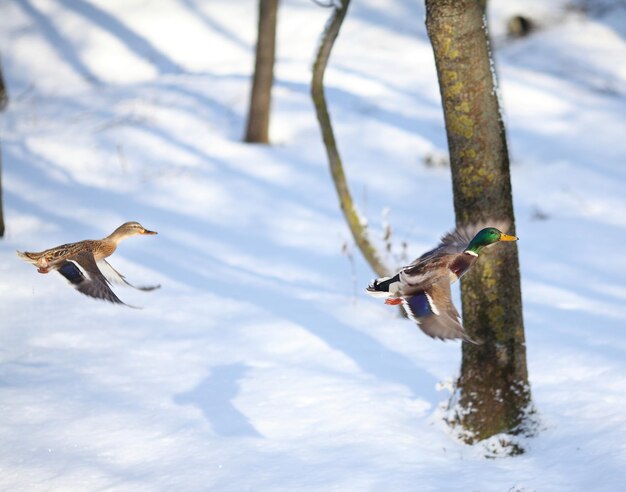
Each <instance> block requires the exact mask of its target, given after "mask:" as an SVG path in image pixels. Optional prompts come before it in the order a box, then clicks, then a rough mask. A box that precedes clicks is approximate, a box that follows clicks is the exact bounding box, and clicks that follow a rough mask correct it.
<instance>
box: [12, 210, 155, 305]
mask: <svg viewBox="0 0 626 492" xmlns="http://www.w3.org/2000/svg"><path fill="white" fill-rule="evenodd" d="M137 234H156V232H154V231H149V230H148V229H146V228H145V227H143V226H142V225H141V224H140V223H139V222H126V223H125V224H122V225H121V226H119V227H118V228H117V229H115V230H114V231H113V232H112V233H111V234H110V235H108V236H107V237H105V238H104V239H87V240H85V241H79V242H77V243H69V244H63V245H61V246H57V247H55V248H51V249H47V250H45V251H42V252H41V253H28V252H21V251H18V252H17V255H18V256H19V257H20V258H22V259H23V260H24V261H27V262H28V263H32V264H33V265H35V266H36V267H37V271H38V272H39V273H48V272H49V271H50V270H56V271H57V272H59V273H60V274H61V275H63V276H64V277H65V278H66V279H67V280H69V281H70V283H71V284H72V285H73V286H74V288H75V289H76V290H78V292H81V293H83V294H85V295H87V296H90V297H95V298H96V299H104V300H106V301H109V302H114V303H119V304H124V303H123V302H122V301H120V299H119V298H118V297H117V296H116V295H115V293H114V292H113V291H112V290H111V287H110V285H111V283H118V284H125V285H128V286H130V287H133V288H135V289H139V290H144V291H148V290H154V289H157V288H159V287H160V286H159V285H154V286H149V287H136V286H134V285H132V284H130V283H129V282H128V281H127V280H126V279H125V278H124V276H123V275H122V274H120V273H119V272H118V271H117V270H115V269H114V268H113V267H112V266H111V265H109V263H108V262H107V261H106V260H105V258H107V257H108V256H111V255H112V254H113V253H114V252H115V249H116V248H117V245H118V244H119V242H120V241H121V240H122V239H126V238H127V237H130V236H135V235H137Z"/></svg>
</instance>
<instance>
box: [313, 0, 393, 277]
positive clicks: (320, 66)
mask: <svg viewBox="0 0 626 492" xmlns="http://www.w3.org/2000/svg"><path fill="white" fill-rule="evenodd" d="M349 4H350V0H342V1H341V6H336V8H335V10H333V13H332V14H331V17H330V19H329V22H328V24H327V25H326V30H325V31H324V33H323V35H322V38H321V41H320V45H319V48H318V51H317V55H316V57H315V61H314V63H313V79H312V81H311V97H312V98H313V104H314V105H315V111H316V113H317V119H318V121H319V123H320V129H321V131H322V138H323V140H324V145H325V147H326V153H327V155H328V163H329V165H330V172H331V174H332V177H333V182H334V183H335V188H336V190H337V195H338V197H339V203H340V205H341V210H342V212H343V214H344V216H345V218H346V221H347V222H348V226H349V227H350V231H351V232H352V236H353V237H354V241H355V242H356V244H357V246H358V247H359V249H360V250H361V253H362V254H363V256H364V257H365V259H366V260H367V262H368V263H369V265H370V266H371V267H372V270H374V271H375V272H376V274H377V275H379V276H381V277H382V276H386V275H389V270H388V268H387V267H386V266H385V265H384V264H383V263H382V261H381V259H380V257H379V255H378V252H377V251H376V248H375V247H374V245H373V244H372V243H371V242H370V240H369V237H368V234H367V230H366V228H365V225H364V224H363V222H362V221H361V218H360V216H359V213H358V212H357V210H356V207H355V205H354V202H353V200H352V196H351V195H350V189H349V187H348V183H347V181H346V176H345V173H344V170H343V164H342V162H341V156H340V155H339V150H338V148H337V142H336V140H335V135H334V132H333V128H332V124H331V121H330V115H329V113H328V107H327V105H326V97H325V95H324V72H325V71H326V66H327V64H328V59H329V58H330V52H331V50H332V47H333V44H334V43H335V40H336V39H337V35H338V34H339V30H340V28H341V24H342V23H343V20H344V18H345V16H346V12H347V11H348V5H349Z"/></svg>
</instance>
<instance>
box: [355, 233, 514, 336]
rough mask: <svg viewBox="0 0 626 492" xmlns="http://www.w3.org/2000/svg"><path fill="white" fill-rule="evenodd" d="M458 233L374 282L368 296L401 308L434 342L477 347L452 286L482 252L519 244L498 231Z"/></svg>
mask: <svg viewBox="0 0 626 492" xmlns="http://www.w3.org/2000/svg"><path fill="white" fill-rule="evenodd" d="M480 227H481V226H470V227H467V228H464V229H457V230H456V231H453V232H450V233H448V234H446V235H445V236H443V237H442V238H441V243H440V244H439V245H438V246H437V247H436V248H435V249H433V250H431V251H428V252H427V253H424V254H423V255H422V256H420V257H419V258H418V259H417V260H415V261H414V262H413V263H411V264H410V265H408V266H406V267H404V268H402V269H401V270H400V271H399V272H398V273H397V274H396V275H394V276H393V277H383V278H379V279H376V280H374V281H373V282H372V283H371V284H370V285H369V286H368V287H367V292H368V293H369V294H370V295H372V296H374V297H385V298H386V300H385V304H402V306H403V307H404V309H405V311H406V312H407V315H408V316H409V318H411V319H412V320H414V321H415V322H416V323H417V324H418V325H419V327H420V328H421V329H422V331H424V333H426V334H427V335H429V336H431V337H433V338H439V339H441V340H445V339H455V338H462V339H463V340H465V341H468V342H472V343H476V342H475V341H474V340H472V339H471V338H469V337H468V336H467V334H466V333H465V330H463V325H462V324H461V317H460V316H459V312H458V311H457V310H456V308H455V307H454V304H452V299H451V294H450V284H451V283H453V282H455V281H456V280H458V279H459V278H461V277H462V276H463V275H464V274H465V273H467V271H468V270H469V269H470V268H471V267H472V265H474V263H476V260H477V259H478V256H479V255H480V253H481V252H482V250H483V248H485V247H487V246H489V245H491V244H494V243H497V242H500V241H517V239H518V238H517V237H515V236H509V235H508V234H504V233H503V232H501V231H500V230H499V229H497V228H495V227H486V228H484V229H481V230H480V231H478V232H476V231H477V230H478V229H479V228H480Z"/></svg>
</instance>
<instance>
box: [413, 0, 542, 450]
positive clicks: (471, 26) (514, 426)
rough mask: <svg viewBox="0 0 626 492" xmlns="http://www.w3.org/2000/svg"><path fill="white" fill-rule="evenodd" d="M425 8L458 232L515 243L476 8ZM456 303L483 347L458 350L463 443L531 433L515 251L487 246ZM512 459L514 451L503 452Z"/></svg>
mask: <svg viewBox="0 0 626 492" xmlns="http://www.w3.org/2000/svg"><path fill="white" fill-rule="evenodd" d="M425 1H426V26H427V29H428V34H429V37H430V40H431V43H432V46H433V51H434V54H435V62H436V66H437V75H438V78H439V86H440V91H441V98H442V102H443V109H444V116H445V123H446V132H447V136H448V146H449V150H450V164H451V168H452V183H453V191H454V209H455V213H456V222H457V226H463V225H467V224H470V223H476V222H489V221H504V222H508V223H510V224H511V225H510V227H509V229H508V231H506V232H508V233H509V234H515V221H514V215H513V202H512V198H511V181H510V173H509V157H508V150H507V144H506V135H505V129H504V124H503V121H502V118H501V113H500V107H499V102H498V97H497V92H496V89H497V88H496V81H495V73H494V71H493V63H492V59H491V53H490V49H489V37H488V33H487V24H486V19H485V16H484V9H483V5H482V2H481V1H480V0H425ZM522 240H523V238H522ZM503 246H504V245H503ZM461 297H462V303H463V321H464V325H465V329H466V330H467V332H468V334H469V335H470V336H471V337H472V338H476V339H480V340H483V341H484V343H483V344H482V345H473V344H468V343H465V344H463V361H462V365H461V375H460V378H459V380H458V385H457V394H456V395H455V398H456V399H455V403H456V405H455V407H454V408H455V409H456V410H455V411H454V412H453V417H452V419H451V421H452V423H454V424H460V425H461V426H462V429H464V430H465V431H466V432H463V433H462V435H463V436H464V438H465V440H466V441H467V442H475V441H478V440H482V439H485V438H488V437H490V436H493V435H495V434H499V433H509V434H513V435H515V434H519V433H524V432H530V431H529V429H530V427H529V423H530V419H528V418H527V417H528V415H529V413H528V412H529V411H530V409H531V408H532V407H531V394H530V387H529V384H528V371H527V367H526V345H525V341H524V325H523V319H522V300H521V290H520V273H519V260H518V254H517V245H516V244H507V245H506V246H505V247H502V246H500V247H493V248H490V249H489V250H488V251H487V252H485V253H484V254H483V255H481V259H480V261H479V262H477V264H476V266H474V268H473V269H472V270H471V271H470V272H469V273H468V274H467V275H466V276H465V277H464V278H463V281H462V283H461ZM454 408H453V410H454ZM520 451H522V450H521V448H519V447H517V445H513V446H512V448H511V449H510V452H512V453H515V452H520Z"/></svg>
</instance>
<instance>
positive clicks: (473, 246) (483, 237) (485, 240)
mask: <svg viewBox="0 0 626 492" xmlns="http://www.w3.org/2000/svg"><path fill="white" fill-rule="evenodd" d="M517 239H518V238H517V237H515V236H509V235H508V234H505V233H504V232H501V231H499V230H498V229H496V228H495V227H486V228H485V229H483V230H481V231H480V232H479V233H478V234H476V235H475V236H474V239H472V241H471V242H470V243H469V246H468V247H467V249H466V250H465V251H471V252H472V253H475V254H479V253H480V251H481V250H482V249H483V248H484V247H485V246H489V245H490V244H494V243H497V242H499V241H517Z"/></svg>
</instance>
